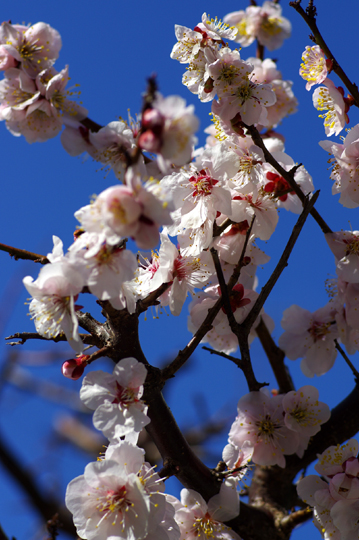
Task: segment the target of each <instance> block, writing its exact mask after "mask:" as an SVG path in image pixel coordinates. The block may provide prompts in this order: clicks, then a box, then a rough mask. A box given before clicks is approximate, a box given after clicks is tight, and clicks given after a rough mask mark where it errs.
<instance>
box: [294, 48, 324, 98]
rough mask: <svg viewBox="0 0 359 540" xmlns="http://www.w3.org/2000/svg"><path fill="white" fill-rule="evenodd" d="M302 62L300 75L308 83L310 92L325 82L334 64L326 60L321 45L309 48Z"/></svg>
mask: <svg viewBox="0 0 359 540" xmlns="http://www.w3.org/2000/svg"><path fill="white" fill-rule="evenodd" d="M302 60H303V64H301V65H300V69H299V75H300V76H301V77H302V78H303V79H304V80H305V81H307V84H306V85H305V88H306V90H310V89H311V88H312V86H314V85H315V84H320V83H322V82H324V81H325V79H326V78H327V75H328V72H329V70H330V68H331V64H332V62H331V61H330V60H326V59H325V56H324V53H323V51H322V49H321V48H320V47H319V45H313V46H312V47H309V46H307V47H306V48H305V51H304V52H303V54H302ZM328 68H329V70H328Z"/></svg>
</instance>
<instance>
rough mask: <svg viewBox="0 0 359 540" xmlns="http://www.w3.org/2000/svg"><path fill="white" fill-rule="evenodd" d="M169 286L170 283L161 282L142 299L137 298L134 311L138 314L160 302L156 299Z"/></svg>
mask: <svg viewBox="0 0 359 540" xmlns="http://www.w3.org/2000/svg"><path fill="white" fill-rule="evenodd" d="M170 286H171V283H162V285H160V286H159V287H158V289H156V290H155V291H153V292H151V293H150V294H149V295H148V296H146V298H144V299H143V300H138V302H137V308H136V313H138V314H140V313H143V312H144V311H146V310H147V309H148V308H149V307H150V306H156V305H158V304H159V303H160V302H159V301H158V300H157V299H158V298H159V297H160V296H161V294H163V293H164V292H165V291H167V289H168V288H169V287H170Z"/></svg>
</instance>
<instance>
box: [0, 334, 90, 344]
mask: <svg viewBox="0 0 359 540" xmlns="http://www.w3.org/2000/svg"><path fill="white" fill-rule="evenodd" d="M80 338H81V340H82V342H83V343H84V344H85V345H95V341H96V339H95V338H94V337H93V336H91V335H89V334H80ZM5 339H6V340H7V339H19V340H20V341H11V342H10V343H7V345H11V346H14V345H23V344H24V343H26V341H27V340H29V339H40V340H45V341H53V342H54V343H58V342H59V341H67V338H66V336H65V334H59V335H58V336H56V337H53V338H46V337H43V336H40V334H38V333H37V332H17V333H16V334H12V335H11V336H8V337H6V338H5Z"/></svg>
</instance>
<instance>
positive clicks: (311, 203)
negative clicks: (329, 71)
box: [242, 191, 319, 333]
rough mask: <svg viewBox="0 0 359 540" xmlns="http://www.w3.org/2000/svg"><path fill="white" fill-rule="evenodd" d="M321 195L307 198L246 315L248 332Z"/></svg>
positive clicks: (245, 325)
mask: <svg viewBox="0 0 359 540" xmlns="http://www.w3.org/2000/svg"><path fill="white" fill-rule="evenodd" d="M318 196H319V191H317V192H316V193H314V195H313V196H312V198H311V199H308V198H306V202H305V203H304V206H303V211H302V213H301V214H300V216H299V218H298V220H297V223H296V224H295V225H294V227H293V231H292V234H291V235H290V238H289V240H288V242H287V245H286V246H285V248H284V251H283V253H282V256H281V257H280V259H279V261H278V263H277V266H276V267H275V269H274V271H273V273H272V275H271V276H270V278H269V279H268V281H267V283H266V284H265V285H264V287H263V288H262V290H261V292H260V295H259V296H258V298H257V300H256V302H255V304H254V306H253V307H252V309H251V311H250V312H249V314H248V316H247V317H246V319H245V321H244V323H242V327H245V329H246V330H247V332H248V333H249V332H250V329H251V328H252V325H253V323H254V322H255V320H256V319H257V317H258V315H259V313H260V311H261V309H262V307H263V305H264V303H265V301H266V300H267V298H268V296H269V294H270V293H271V291H272V289H273V287H274V285H275V284H276V283H277V281H278V279H279V276H280V275H281V273H282V272H283V270H284V268H285V267H286V266H287V265H288V259H289V256H290V254H291V252H292V250H293V248H294V246H295V243H296V242H297V239H298V236H299V235H300V233H301V231H302V228H303V226H304V223H305V222H306V219H307V217H308V214H309V213H310V212H311V209H312V208H313V206H314V204H315V203H316V200H317V198H318Z"/></svg>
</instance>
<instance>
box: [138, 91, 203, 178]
mask: <svg viewBox="0 0 359 540" xmlns="http://www.w3.org/2000/svg"><path fill="white" fill-rule="evenodd" d="M149 111H150V112H151V117H150V116H149V112H147V111H145V113H144V120H146V118H147V125H146V122H145V124H144V129H145V131H143V133H142V134H141V135H140V137H139V140H138V144H139V146H140V147H141V148H143V149H144V150H148V151H150V152H156V153H157V154H158V156H157V163H158V166H159V168H160V170H161V171H162V172H164V173H166V172H168V171H169V170H170V166H171V165H172V164H173V165H176V166H177V167H181V166H182V165H185V164H186V163H189V162H190V161H191V159H192V150H193V146H194V145H195V144H196V142H197V139H196V137H195V136H194V133H195V132H196V131H197V129H198V126H199V121H198V118H197V117H196V116H195V115H194V107H193V105H189V106H186V102H185V100H184V99H182V98H181V97H179V96H168V97H166V98H165V97H163V96H162V95H161V94H157V95H156V98H155V100H154V101H153V103H152V105H151V109H150V110H149Z"/></svg>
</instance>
